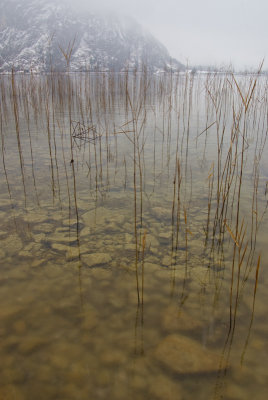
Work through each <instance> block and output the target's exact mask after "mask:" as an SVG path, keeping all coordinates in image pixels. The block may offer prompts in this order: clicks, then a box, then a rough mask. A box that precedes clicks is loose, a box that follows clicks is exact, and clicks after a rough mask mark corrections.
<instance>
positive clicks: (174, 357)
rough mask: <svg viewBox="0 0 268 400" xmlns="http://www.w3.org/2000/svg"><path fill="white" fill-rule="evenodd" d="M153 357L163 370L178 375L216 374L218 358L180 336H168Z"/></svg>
mask: <svg viewBox="0 0 268 400" xmlns="http://www.w3.org/2000/svg"><path fill="white" fill-rule="evenodd" d="M154 357H155V358H156V360H157V361H159V362H160V363H161V364H162V365H163V366H164V367H165V368H167V369H169V370H170V371H172V372H175V373H179V374H200V373H206V372H216V371H218V368H219V356H218V355H217V354H216V353H214V352H212V351H211V350H208V349H206V348H204V347H203V346H202V345H201V344H200V343H198V342H196V341H195V340H192V339H190V338H187V337H186V336H180V335H176V334H173V335H169V336H167V337H166V338H165V339H163V340H162V341H161V342H160V343H159V345H158V346H157V347H156V349H155V352H154Z"/></svg>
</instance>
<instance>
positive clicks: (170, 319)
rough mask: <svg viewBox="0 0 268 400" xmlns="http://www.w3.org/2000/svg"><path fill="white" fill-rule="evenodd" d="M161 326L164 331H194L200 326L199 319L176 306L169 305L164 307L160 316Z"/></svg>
mask: <svg viewBox="0 0 268 400" xmlns="http://www.w3.org/2000/svg"><path fill="white" fill-rule="evenodd" d="M162 326H163V329H164V330H165V331H168V332H170V331H173V332H174V331H194V330H198V329H200V328H202V326H203V324H202V322H201V321H200V320H197V319H196V318H193V317H191V316H190V315H189V314H187V313H186V312H184V311H183V310H180V309H179V307H178V306H175V305H170V306H168V307H167V309H165V311H164V313H163V316H162Z"/></svg>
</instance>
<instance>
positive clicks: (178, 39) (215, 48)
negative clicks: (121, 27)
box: [75, 0, 268, 69]
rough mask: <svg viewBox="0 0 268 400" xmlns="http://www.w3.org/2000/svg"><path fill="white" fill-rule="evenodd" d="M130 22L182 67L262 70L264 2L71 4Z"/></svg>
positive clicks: (267, 3) (266, 44)
mask: <svg viewBox="0 0 268 400" xmlns="http://www.w3.org/2000/svg"><path fill="white" fill-rule="evenodd" d="M77 2H80V3H81V4H83V5H84V6H85V7H88V8H91V7H93V8H96V7H97V8H103V9H110V10H113V11H116V12H120V13H121V14H128V15H131V16H133V17H134V18H135V19H136V20H137V21H138V22H140V23H141V24H142V25H143V26H144V27H145V28H147V29H148V30H149V31H150V32H151V33H153V34H154V36H156V37H157V38H158V39H159V40H160V41H161V42H162V43H163V44H164V45H165V46H166V47H167V49H168V50H169V52H170V55H171V56H173V57H175V58H177V59H178V60H179V61H181V62H183V63H187V61H188V63H189V64H203V65H204V64H214V65H217V66H221V65H225V66H226V65H229V64H230V63H231V64H232V65H233V66H234V67H235V68H242V69H244V68H257V66H258V65H259V64H260V62H261V60H262V59H263V58H264V57H265V56H267V60H265V68H268V54H267V53H268V0H75V3H77Z"/></svg>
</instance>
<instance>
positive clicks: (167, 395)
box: [150, 375, 183, 400]
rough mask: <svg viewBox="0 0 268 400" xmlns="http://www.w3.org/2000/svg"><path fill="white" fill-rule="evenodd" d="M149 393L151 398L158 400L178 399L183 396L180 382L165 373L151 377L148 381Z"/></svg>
mask: <svg viewBox="0 0 268 400" xmlns="http://www.w3.org/2000/svg"><path fill="white" fill-rule="evenodd" d="M150 394H151V395H152V396H153V398H156V399H159V400H163V399H164V400H180V399H182V398H183V397H182V388H181V386H180V384H179V383H178V382H175V381H172V380H171V379H170V378H168V377H166V376H165V375H157V376H154V377H153V379H152V380H151V382H150Z"/></svg>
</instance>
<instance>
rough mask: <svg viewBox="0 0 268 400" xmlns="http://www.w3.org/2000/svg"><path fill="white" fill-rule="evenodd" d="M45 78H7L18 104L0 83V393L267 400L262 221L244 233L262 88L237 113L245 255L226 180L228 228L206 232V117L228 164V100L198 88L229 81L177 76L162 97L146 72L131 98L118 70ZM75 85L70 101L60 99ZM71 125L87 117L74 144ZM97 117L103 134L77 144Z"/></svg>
mask: <svg viewBox="0 0 268 400" xmlns="http://www.w3.org/2000/svg"><path fill="white" fill-rule="evenodd" d="M229 78H230V77H229ZM33 79H34V80H35V81H34V85H33V81H32V80H33ZM50 79H51V78H50V77H47V78H44V77H43V78H38V77H35V78H27V77H26V78H25V77H24V78H17V81H16V84H17V86H16V96H17V98H18V100H15V102H14V96H13V97H12V96H10V93H12V90H11V89H12V85H11V80H10V79H9V81H8V80H7V79H6V78H2V94H3V93H5V98H4V100H3V96H2V103H1V106H2V113H1V117H2V119H1V120H2V125H1V126H2V130H1V141H2V153H1V155H2V166H3V168H2V167H1V176H0V186H1V191H0V193H1V194H0V217H1V227H0V238H1V248H0V256H1V277H0V300H1V311H0V319H1V328H0V336H1V348H0V352H1V375H0V396H2V397H3V398H7V399H29V398H37V397H38V398H40V399H50V398H51V399H59V398H64V399H88V398H100V399H106V398H111V399H125V398H132V399H180V398H181V399H192V398H194V397H195V398H198V399H208V398H211V399H214V398H216V399H217V398H224V399H240V398H241V399H248V398H251V397H254V398H256V399H264V398H265V393H266V391H267V350H266V349H267V316H266V314H267V312H266V304H267V293H266V290H265V285H266V282H267V272H266V271H267V258H266V254H267V251H266V243H267V216H266V214H264V215H263V218H262V221H261V224H259V225H258V227H259V228H258V232H257V233H256V240H255V228H254V227H255V223H256V217H255V216H257V223H259V222H260V220H261V216H262V213H263V212H264V211H265V207H266V202H267V200H266V197H265V187H266V186H265V185H266V182H267V161H266V157H265V154H267V147H263V157H262V159H261V164H260V166H259V167H260V168H259V171H260V173H259V182H258V183H259V184H258V202H257V203H256V201H255V198H254V197H253V193H254V183H255V188H256V187H257V186H256V179H255V180H254V177H256V175H254V173H253V172H252V171H253V162H252V160H254V154H255V155H256V154H259V153H258V149H259V148H261V143H263V144H264V142H265V132H267V120H265V118H264V116H265V115H266V114H265V111H266V110H267V103H266V102H265V100H264V98H265V94H266V89H265V88H266V86H265V82H262V81H261V82H258V88H257V89H258V90H257V91H256V98H255V99H254V103H252V104H254V107H253V106H252V107H253V108H252V109H251V110H250V117H248V119H247V129H248V134H247V138H248V142H250V140H249V138H250V139H251V143H250V144H251V145H250V147H249V148H248V149H247V151H245V164H244V166H243V185H242V187H241V201H240V209H239V231H240V232H241V234H240V236H239V238H238V236H237V238H236V240H237V241H238V240H239V244H240V243H241V248H240V247H239V246H237V245H236V244H235V242H234V240H233V237H232V235H234V232H235V221H236V216H237V205H236V200H233V199H236V198H237V192H238V191H237V187H238V186H236V187H235V188H233V186H234V184H233V182H235V180H233V181H232V187H231V189H230V193H235V195H234V197H233V196H231V195H230V200H229V206H228V208H227V213H226V223H225V224H223V225H222V226H221V228H222V227H224V229H225V234H224V236H223V238H221V235H220V231H219V229H218V226H216V230H215V232H214V234H213V226H214V222H213V221H218V219H217V218H216V217H215V215H216V214H215V213H216V209H217V206H216V205H217V191H216V187H217V169H216V165H217V151H218V149H217V139H216V138H217V130H216V129H215V128H216V124H214V125H213V126H212V127H211V128H209V129H207V130H206V131H205V133H204V134H201V135H200V133H201V132H203V130H204V129H206V128H208V126H210V125H211V124H212V123H213V122H214V121H215V118H216V120H217V121H218V127H219V130H218V132H222V130H223V127H224V126H225V125H226V131H227V134H226V135H225V136H224V143H225V146H223V147H222V148H223V151H222V154H223V155H222V160H225V159H226V149H228V143H229V139H228V132H229V131H231V129H232V126H233V123H232V120H230V110H231V109H232V106H230V104H232V103H229V102H227V100H226V101H225V102H223V104H224V106H223V105H221V106H220V108H219V109H221V110H222V114H221V115H219V114H218V111H217V113H216V114H215V110H213V104H212V103H213V102H212V103H211V97H210V96H208V95H207V93H208V92H207V91H206V89H207V90H208V85H209V87H210V93H212V92H211V90H212V89H211V87H212V88H214V90H215V92H213V93H216V89H217V88H218V87H221V85H222V86H223V88H225V86H224V84H222V82H221V78H218V77H211V80H205V79H204V78H199V77H195V78H191V79H189V81H188V80H187V79H188V78H187V79H186V78H185V77H180V79H179V80H178V81H176V80H175V82H174V81H172V86H173V89H172V90H173V95H172V97H171V96H170V93H171V91H170V85H171V81H170V78H169V77H166V78H163V81H161V78H154V79H153V78H150V79H149V77H146V82H148V81H150V82H151V83H150V86H149V87H148V88H147V89H146V91H145V90H144V86H143V85H144V81H143V80H142V79H144V80H145V78H143V77H141V78H140V77H139V78H137V79H136V89H135V90H134V87H135V79H134V78H131V77H130V78H129V82H128V87H127V90H128V91H129V94H128V95H127V96H126V89H125V87H126V86H125V77H121V78H120V77H117V78H116V82H115V83H114V82H111V81H109V80H108V78H107V80H108V82H107V81H105V77H104V76H103V75H101V76H93V77H92V78H91V79H90V81H89V80H88V78H87V77H85V76H75V77H74V78H72V80H71V81H69V80H68V77H59V78H58V77H55V82H56V83H58V86H55V87H57V89H55V91H50V92H49V91H48V87H50V84H51V80H50ZM109 79H111V78H109ZM70 82H71V84H72V85H73V86H72V88H73V92H72V97H71V101H70V102H68V96H63V98H61V96H60V93H61V92H62V91H65V92H67V95H68V90H69V89H68V88H69V86H68V85H69V84H70ZM146 82H145V83H146ZM242 83H243V84H245V86H246V84H248V83H247V78H246V80H245V83H244V81H243V82H242ZM105 85H107V91H106V90H104V88H105ZM32 87H34V88H33V89H32V92H30V88H32ZM81 88H82V89H81ZM122 88H123V89H122ZM215 88H216V89H215ZM45 89H46V90H47V92H48V94H47V92H46V90H45ZM224 90H225V89H224ZM224 93H225V91H222V92H221V96H220V97H216V99H219V98H224V99H230V98H232V96H234V98H235V100H236V102H237V103H236V106H235V107H236V108H235V111H236V113H237V114H238V113H239V110H240V105H241V99H239V95H237V93H236V92H235V91H234V90H233V91H231V92H227V94H226V95H224ZM13 94H14V85H13ZM23 94H24V95H25V94H27V96H28V97H27V96H26V98H27V99H28V100H27V101H26V100H25V99H24V97H25V96H24V97H23ZM37 94H38V96H39V97H37ZM65 94H66V93H65ZM124 94H125V95H124ZM222 96H226V97H222ZM23 99H24V100H23ZM40 99H41V100H40ZM46 99H48V100H47V102H46ZM261 99H262V101H260V100H261ZM34 100H35V101H36V108H37V112H36V113H35V106H34ZM61 100H62V102H61ZM239 100H240V103H239ZM217 101H218V100H217ZM5 102H6V104H7V110H5V107H4V104H5ZM214 102H215V101H214ZM14 104H15V107H17V109H18V117H19V118H18V120H19V129H17V131H16V127H15V124H14V120H15V118H14ZM206 104H208V105H206ZM259 104H260V105H259ZM53 105H54V106H53ZM255 105H256V106H255ZM27 107H29V125H28V123H27V115H28V114H27V109H28V108H27ZM254 113H255V114H254ZM90 114H91V117H90ZM35 115H36V118H35ZM222 115H226V117H222ZM252 115H255V117H254V118H253V117H252ZM69 117H71V120H72V121H81V123H83V124H84V125H83V126H82V136H81V138H80V139H77V138H76V142H75V141H74V139H73V138H71V140H70V133H71V135H74V126H75V125H74V124H73V123H71V125H70V120H69ZM91 119H92V121H91ZM133 119H134V124H133ZM256 121H258V123H257V122H256ZM92 124H94V125H95V126H96V134H101V135H102V138H101V139H99V140H92V138H93V131H92V130H89V132H88V136H85V135H87V134H85V131H86V130H87V128H88V127H90V126H92ZM242 128H243V121H242V122H241V129H242ZM123 131H124V132H123ZM133 131H134V132H133ZM76 132H77V131H76ZM83 132H84V133H83ZM122 132H123V133H122ZM198 135H199V136H198ZM197 136H198V137H197ZM86 138H90V142H88V140H85V139H86ZM134 138H135V139H134ZM71 143H72V148H71ZM256 143H257V146H256ZM134 144H136V146H135V150H134ZM239 146H241V144H239ZM176 149H178V150H176ZM256 149H257V150H256ZM20 154H21V157H20V156H19V155H20ZM237 154H238V155H237V156H236V158H234V159H233V163H235V160H236V159H239V160H241V156H240V155H241V148H240V147H239V151H238V153H237ZM239 157H240V158H239ZM134 158H135V160H136V162H135V164H134ZM176 159H177V160H179V164H178V163H177V161H176ZM72 160H73V162H72ZM212 162H214V180H213V187H212V191H211V192H210V191H209V188H210V186H209V185H210V182H211V183H212V175H211V173H212V171H213V167H212ZM221 163H222V167H221V171H222V170H224V161H221ZM239 165H240V164H238V166H237V168H236V173H235V175H234V176H237V177H239ZM178 166H179V168H178ZM175 171H176V172H175ZM178 171H179V172H178ZM237 179H238V178H237ZM174 182H175V183H174ZM179 183H180V184H179ZM232 190H233V192H232ZM255 192H256V190H255ZM210 193H211V195H210ZM210 197H211V206H210V207H211V208H209V206H208V204H209V198H210ZM221 204H222V203H221ZM252 204H253V206H252ZM252 209H253V212H252ZM256 210H257V211H256ZM208 215H209V216H210V218H209V220H208ZM252 215H253V217H252ZM243 218H244V220H245V222H244V224H243V225H242V221H243ZM252 221H253V222H252ZM216 225H217V223H216ZM243 226H247V229H246V231H245V235H243ZM207 228H209V229H208V231H207ZM206 233H207V234H206ZM206 238H207V239H206ZM219 238H221V240H220V241H218V239H219ZM247 242H248V244H246V243H247ZM238 249H240V253H239V254H240V258H239V255H238ZM250 249H252V251H251V252H250ZM244 252H245V253H244ZM243 254H245V255H244V256H243ZM259 254H261V262H260V267H259V270H258V276H257V278H258V279H257V281H256V267H257V265H258V256H259ZM233 260H234V261H233ZM241 260H242V262H241ZM239 265H240V268H239ZM232 270H233V271H234V272H233V277H232ZM232 282H233V284H232ZM256 282H257V283H256ZM231 291H232V301H230V293H231ZM254 293H255V296H254Z"/></svg>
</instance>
